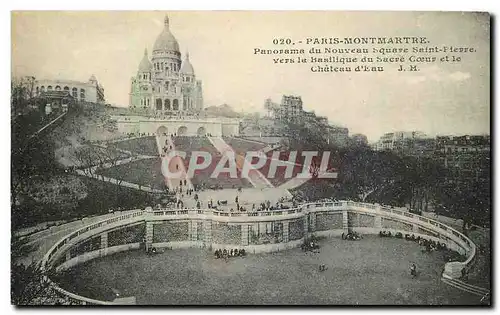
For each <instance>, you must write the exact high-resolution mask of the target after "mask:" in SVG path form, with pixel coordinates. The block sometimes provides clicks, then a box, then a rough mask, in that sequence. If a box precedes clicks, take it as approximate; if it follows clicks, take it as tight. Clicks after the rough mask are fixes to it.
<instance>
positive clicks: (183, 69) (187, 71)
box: [181, 53, 194, 75]
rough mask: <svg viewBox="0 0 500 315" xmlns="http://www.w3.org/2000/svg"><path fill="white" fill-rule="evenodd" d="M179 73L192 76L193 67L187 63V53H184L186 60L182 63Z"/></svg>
mask: <svg viewBox="0 0 500 315" xmlns="http://www.w3.org/2000/svg"><path fill="white" fill-rule="evenodd" d="M181 73H184V74H191V75H194V69H193V65H192V64H191V62H190V61H189V53H186V59H185V60H184V61H183V62H182V66H181Z"/></svg>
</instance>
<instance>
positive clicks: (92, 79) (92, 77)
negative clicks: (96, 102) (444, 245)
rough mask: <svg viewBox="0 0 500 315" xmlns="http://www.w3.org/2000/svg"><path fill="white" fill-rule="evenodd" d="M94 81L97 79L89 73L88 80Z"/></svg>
mask: <svg viewBox="0 0 500 315" xmlns="http://www.w3.org/2000/svg"><path fill="white" fill-rule="evenodd" d="M94 81H97V79H96V77H95V75H91V76H90V79H89V82H94Z"/></svg>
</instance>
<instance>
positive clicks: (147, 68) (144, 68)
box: [139, 49, 153, 72]
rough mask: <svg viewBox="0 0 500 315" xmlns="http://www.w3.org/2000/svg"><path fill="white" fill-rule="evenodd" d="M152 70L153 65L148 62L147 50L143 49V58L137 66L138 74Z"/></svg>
mask: <svg viewBox="0 0 500 315" xmlns="http://www.w3.org/2000/svg"><path fill="white" fill-rule="evenodd" d="M152 69H153V64H152V63H151V61H149V58H148V50H147V49H144V56H143V57H142V60H141V63H140V64H139V72H151V70H152Z"/></svg>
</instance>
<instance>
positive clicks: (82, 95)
mask: <svg viewBox="0 0 500 315" xmlns="http://www.w3.org/2000/svg"><path fill="white" fill-rule="evenodd" d="M80 99H81V100H85V89H80Z"/></svg>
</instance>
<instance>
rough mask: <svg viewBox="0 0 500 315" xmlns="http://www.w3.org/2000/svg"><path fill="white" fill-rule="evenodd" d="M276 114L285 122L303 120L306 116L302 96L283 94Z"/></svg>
mask: <svg viewBox="0 0 500 315" xmlns="http://www.w3.org/2000/svg"><path fill="white" fill-rule="evenodd" d="M313 115H314V113H313ZM274 116H275V117H276V118H277V119H278V120H281V121H284V122H295V123H298V122H301V121H302V119H303V117H304V111H303V109H302V98H301V97H300V96H293V95H283V98H282V99H281V104H280V106H279V107H278V108H277V109H276V113H275V115H274Z"/></svg>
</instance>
